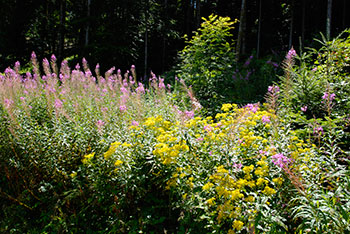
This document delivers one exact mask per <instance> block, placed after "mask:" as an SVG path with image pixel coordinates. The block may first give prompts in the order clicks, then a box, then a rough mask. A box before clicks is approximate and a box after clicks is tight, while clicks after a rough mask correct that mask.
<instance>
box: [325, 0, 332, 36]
mask: <svg viewBox="0 0 350 234" xmlns="http://www.w3.org/2000/svg"><path fill="white" fill-rule="evenodd" d="M331 19H332V0H328V5H327V27H326V35H327V40H329V39H330V37H331Z"/></svg>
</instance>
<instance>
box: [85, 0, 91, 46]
mask: <svg viewBox="0 0 350 234" xmlns="http://www.w3.org/2000/svg"><path fill="white" fill-rule="evenodd" d="M90 5H91V0H87V14H86V15H87V23H86V29H85V46H88V45H89V30H90V23H89V21H90Z"/></svg>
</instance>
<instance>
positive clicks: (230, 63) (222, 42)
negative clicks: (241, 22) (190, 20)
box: [178, 15, 236, 113]
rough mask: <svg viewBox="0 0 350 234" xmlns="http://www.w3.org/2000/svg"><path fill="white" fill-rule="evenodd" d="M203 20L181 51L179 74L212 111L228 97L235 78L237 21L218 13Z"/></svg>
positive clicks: (216, 109)
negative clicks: (233, 33)
mask: <svg viewBox="0 0 350 234" xmlns="http://www.w3.org/2000/svg"><path fill="white" fill-rule="evenodd" d="M203 20H204V22H203V23H202V24H201V27H200V28H199V29H198V31H197V32H195V34H194V36H193V37H192V39H191V40H186V42H187V44H188V45H187V46H186V47H185V48H184V49H183V50H182V51H181V52H180V53H179V58H180V61H181V62H180V64H179V69H178V77H179V78H180V79H183V80H184V81H185V82H186V83H187V84H190V85H191V86H192V88H193V90H194V92H195V95H196V97H197V98H198V99H199V100H200V102H201V104H202V105H203V106H204V107H205V108H209V112H211V113H212V111H213V110H214V111H218V110H219V107H218V106H220V103H222V102H223V101H224V100H225V98H227V97H225V95H224V94H225V92H226V91H228V90H229V88H228V87H227V82H228V81H229V80H230V79H232V74H233V69H234V66H235V65H234V59H235V53H234V49H233V42H232V39H231V38H230V37H232V34H231V30H232V29H233V26H232V25H233V24H234V23H235V22H236V21H231V19H230V18H229V17H218V16H214V15H210V16H209V18H208V19H204V18H203ZM185 38H186V37H185Z"/></svg>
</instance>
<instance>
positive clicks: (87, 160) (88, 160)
mask: <svg viewBox="0 0 350 234" xmlns="http://www.w3.org/2000/svg"><path fill="white" fill-rule="evenodd" d="M94 156H95V153H91V154H87V155H85V156H84V158H83V160H81V161H82V163H83V164H88V163H89V162H90V161H91V159H92V158H93V157H94Z"/></svg>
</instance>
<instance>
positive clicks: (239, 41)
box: [236, 0, 246, 61]
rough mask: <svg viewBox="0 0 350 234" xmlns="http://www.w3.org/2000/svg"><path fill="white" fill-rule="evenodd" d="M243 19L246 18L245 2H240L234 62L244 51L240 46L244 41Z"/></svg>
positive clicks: (243, 0)
mask: <svg viewBox="0 0 350 234" xmlns="http://www.w3.org/2000/svg"><path fill="white" fill-rule="evenodd" d="M245 18H246V0H242V5H241V15H240V17H239V29H238V39H237V49H236V60H237V61H238V60H239V58H240V55H241V52H243V51H244V50H243V49H242V44H244V43H243V41H244V33H245V30H244V28H245V27H244V26H245Z"/></svg>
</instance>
